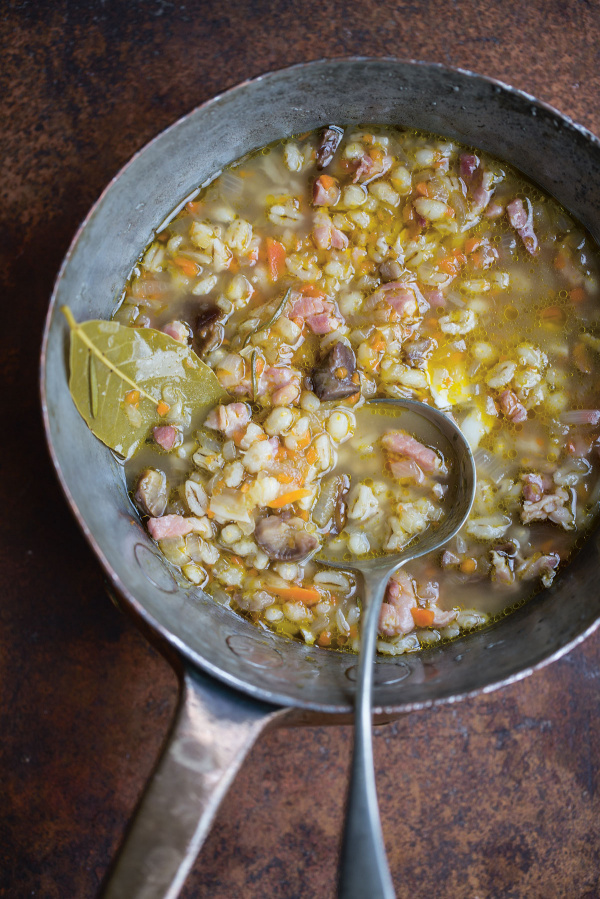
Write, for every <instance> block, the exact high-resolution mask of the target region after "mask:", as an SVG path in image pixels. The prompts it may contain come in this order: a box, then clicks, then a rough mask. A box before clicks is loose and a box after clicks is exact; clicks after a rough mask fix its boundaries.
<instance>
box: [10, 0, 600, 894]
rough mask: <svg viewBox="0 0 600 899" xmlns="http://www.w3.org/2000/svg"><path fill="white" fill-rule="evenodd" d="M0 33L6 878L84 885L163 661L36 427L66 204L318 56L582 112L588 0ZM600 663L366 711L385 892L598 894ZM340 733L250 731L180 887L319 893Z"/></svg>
mask: <svg viewBox="0 0 600 899" xmlns="http://www.w3.org/2000/svg"><path fill="white" fill-rule="evenodd" d="M0 46H1V47H2V51H1V55H0V85H1V91H0V110H1V114H0V115H1V117H0V148H1V153H0V161H1V175H0V196H1V202H0V216H1V219H2V226H1V228H0V260H1V264H0V284H1V303H2V310H3V318H2V327H1V328H0V341H1V351H0V371H1V372H2V392H1V399H2V406H3V421H4V430H3V435H2V439H1V440H0V464H1V475H2V488H3V489H2V493H3V496H4V501H3V509H2V515H1V516H0V529H1V531H2V537H1V540H0V553H1V565H0V585H1V599H0V622H1V625H0V716H1V737H0V896H2V897H19V899H21V897H29V896H36V897H44V899H84V897H94V896H95V895H96V893H97V890H98V885H99V883H100V881H101V879H102V877H103V875H104V873H105V871H106V868H107V866H108V863H109V860H110V859H111V857H112V855H113V853H114V851H115V849H116V847H117V845H118V842H119V840H120V838H121V836H122V833H123V830H124V827H125V824H126V822H127V820H128V817H129V816H130V814H131V812H132V809H133V807H134V805H135V802H136V799H137V797H138V796H139V794H140V792H141V790H142V787H143V784H144V782H145V779H146V777H147V775H148V773H149V771H150V770H151V767H152V764H153V761H154V760H155V758H156V756H157V753H158V751H159V748H160V745H161V741H162V740H163V738H164V736H165V734H166V731H167V727H168V724H169V721H170V719H171V717H172V714H173V710H174V707H175V702H176V694H177V685H176V681H175V677H174V675H173V674H172V672H171V669H170V668H169V666H168V665H167V663H166V662H165V661H164V660H163V659H162V658H161V657H160V656H158V655H157V654H156V652H155V651H154V650H153V649H152V648H151V647H150V646H149V645H148V644H147V643H146V642H145V640H144V639H143V637H142V636H141V635H140V634H139V632H138V631H137V630H136V629H135V628H134V626H133V625H132V624H131V623H130V622H129V621H128V620H127V619H125V618H124V617H123V616H121V615H120V614H119V613H118V612H117V610H116V609H115V608H114V607H113V606H112V605H111V603H110V602H109V600H108V599H107V596H106V593H105V590H104V586H103V578H102V573H101V571H100V568H99V566H98V564H97V563H96V561H95V559H94V557H93V555H92V553H91V551H90V550H89V548H88V546H87V544H86V543H85V541H84V539H83V537H82V536H81V535H80V533H79V531H78V530H77V528H76V526H75V523H74V521H73V520H72V518H71V515H70V513H69V511H68V509H67V506H66V504H65V502H64V500H63V497H62V494H61V492H60V490H59V487H58V485H57V482H56V480H55V477H54V473H53V470H52V468H51V465H50V463H49V461H48V458H47V454H46V449H45V445H44V438H43V433H42V427H41V421H40V414H39V410H38V397H37V367H38V361H37V357H38V353H39V343H40V337H41V330H42V324H43V319H44V314H45V311H46V308H47V303H48V298H49V294H50V292H51V288H52V283H53V279H54V277H55V275H56V273H57V270H58V267H59V265H60V261H61V258H62V256H63V255H64V253H65V251H66V249H67V247H68V245H69V242H70V240H71V238H72V236H73V233H74V231H75V229H76V227H77V225H78V223H79V221H80V220H81V219H82V217H83V216H84V214H85V213H86V211H87V209H88V207H89V206H90V204H91V203H92V202H93V201H94V200H95V199H96V197H97V196H98V194H99V193H100V191H101V190H102V188H103V187H104V185H105V184H106V183H107V182H108V180H109V179H110V178H111V177H112V176H113V175H114V174H115V173H116V172H117V171H118V170H119V168H120V167H121V166H122V165H123V163H124V162H126V160H127V159H128V158H129V157H130V156H131V154H132V153H133V152H134V151H135V150H137V149H138V148H140V147H141V146H143V145H144V144H145V143H146V141H148V140H149V139H150V138H151V137H152V136H153V135H155V134H156V133H157V132H158V131H160V130H161V129H163V128H164V127H165V126H166V125H168V124H169V123H171V122H172V121H173V120H175V119H176V118H177V117H179V116H180V115H182V114H183V113H185V112H187V111H188V110H189V109H191V108H193V107H194V106H196V105H197V104H199V103H200V102H202V101H203V100H205V99H207V98H208V97H210V96H211V95H213V94H215V93H218V92H219V91H221V90H222V89H224V88H225V87H228V86H230V85H233V84H235V83H236V82H238V81H240V80H243V79H246V78H248V77H250V76H253V75H257V74H259V73H261V72H264V71H267V70H270V69H274V68H279V67H282V66H284V65H287V64H289V63H293V62H298V61H302V60H306V59H314V58H318V57H320V56H325V55H327V56H340V55H350V54H363V55H396V56H400V57H405V58H409V57H412V58H418V59H425V60H432V61H438V62H443V63H446V64H449V65H455V66H460V67H464V68H470V69H472V70H474V71H476V72H479V73H482V74H487V75H491V76H494V77H497V78H500V79H502V80H504V81H507V82H508V83H511V84H513V85H515V86H516V87H519V88H523V89H525V90H527V91H529V92H531V93H533V94H535V95H537V96H538V97H540V98H541V99H543V100H546V101H549V102H551V103H553V104H554V105H556V106H557V107H558V108H559V109H560V110H561V111H563V112H565V113H567V114H569V115H571V116H572V117H573V118H574V119H576V120H577V121H579V122H581V123H582V124H584V125H587V126H588V127H590V128H591V129H592V130H595V131H596V133H598V132H600V108H599V100H600V84H599V81H598V72H599V70H600V58H599V57H600V50H599V48H600V3H598V0H531V2H529V3H527V4H525V3H522V2H515V0H507V2H504V3H500V2H491V0H489V2H487V3H486V2H477V0H454V2H450V0H448V2H445V3H438V2H430V0H424V2H421V3H409V2H403V0H400V2H396V3H394V2H388V0H381V2H372V0H346V2H345V3H341V2H339V3H335V2H334V0H322V2H319V3H317V2H313V0H307V2H304V3H301V2H299V0H286V2H282V0H279V2H278V0H275V2H273V3H266V2H264V0H254V2H250V0H239V2H237V3H235V2H229V0H223V2H213V0H207V2H204V3H186V2H182V0H179V2H167V0H146V2H141V0H131V2H129V3H119V2H96V3H93V2H89V3H85V2H70V3H65V2H62V0H55V2H53V3H51V2H49V0H42V2H40V3H33V2H5V3H4V4H2V8H1V9H0ZM93 489H94V486H93V484H90V490H93ZM599 678H600V635H599V634H598V633H596V635H595V636H593V637H591V638H590V639H589V640H588V641H587V642H586V643H585V644H583V645H582V646H580V647H579V648H577V649H576V650H575V651H573V652H572V653H570V654H569V655H567V656H566V657H565V658H563V659H562V660H561V661H559V662H556V663H555V664H553V665H552V666H550V667H548V668H546V669H544V670H542V671H539V672H537V673H536V674H535V675H533V676H532V677H531V678H529V679H528V680H526V681H523V682H521V683H518V684H515V685H513V686H511V687H509V688H506V689H504V690H502V691H500V692H497V693H494V694H491V695H487V696H481V697H479V698H475V699H470V700H467V701H464V702H462V703H460V704H459V705H456V706H453V707H446V708H440V709H438V710H436V711H434V712H425V713H420V714H414V715H409V716H408V717H405V718H404V719H402V720H400V721H398V722H397V723H395V724H392V725H388V726H385V727H382V728H380V729H378V730H377V733H376V737H375V755H376V766H377V777H378V784H379V791H380V802H381V811H382V817H383V825H384V832H385V838H386V844H387V848H388V852H389V857H390V864H391V867H392V870H393V872H394V876H395V880H396V887H397V890H398V895H399V896H401V897H408V896H433V897H436V899H437V897H439V899H446V897H452V899H457V897H458V899H462V897H465V899H467V897H470V899H488V897H528V899H531V897H540V899H542V897H543V899H549V897H597V896H600V875H599V866H598V862H599V859H598V845H599V837H600V833H599V831H600V818H599V811H600V803H599V799H598V783H597V782H598V775H599V771H600V761H599V750H600V726H599V717H600V716H599V713H600V698H599V694H598V686H597V685H598V682H599ZM350 738H351V733H350V730H349V728H310V729H302V730H293V731H292V730H280V731H274V732H272V733H271V734H269V735H268V736H267V737H266V738H265V739H263V740H262V742H260V743H259V744H258V745H257V746H256V748H255V749H254V751H253V752H252V753H251V755H250V758H249V759H248V760H247V762H246V764H245V765H244V767H243V769H242V771H241V773H240V774H239V776H238V778H237V780H236V781H235V783H234V786H233V788H232V790H231V792H230V793H229V795H228V796H227V798H226V799H225V801H224V803H223V805H222V807H221V809H220V812H219V815H218V818H217V821H216V824H215V826H214V828H213V830H212V832H211V834H210V837H209V839H208V842H207V844H206V846H205V848H204V851H203V852H202V855H201V857H200V858H199V860H198V862H197V864H196V866H195V868H194V871H193V873H192V875H191V876H190V878H189V880H188V882H187V884H186V886H185V888H184V891H183V896H184V897H185V899H198V897H205V896H210V897H212V899H228V897H241V896H243V897H245V899H252V897H256V899H259V897H260V899H276V897H277V899H308V897H317V899H321V897H332V896H333V895H334V886H333V884H334V871H335V865H336V857H337V851H338V840H339V833H340V827H341V820H342V805H343V799H344V792H345V782H346V772H347V765H348V760H349V749H350Z"/></svg>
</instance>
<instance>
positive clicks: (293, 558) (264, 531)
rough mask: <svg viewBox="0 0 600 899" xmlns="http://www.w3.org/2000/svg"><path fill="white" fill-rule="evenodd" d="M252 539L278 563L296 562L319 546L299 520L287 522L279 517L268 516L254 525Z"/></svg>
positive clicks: (294, 519)
mask: <svg viewBox="0 0 600 899" xmlns="http://www.w3.org/2000/svg"><path fill="white" fill-rule="evenodd" d="M254 539H255V540H256V542H257V543H258V545H259V546H260V548H261V549H263V550H264V551H265V553H266V554H267V555H268V557H269V558H270V559H275V560H276V561H278V562H298V561H300V559H304V558H305V557H306V556H308V555H309V554H310V553H311V552H313V550H315V549H316V548H317V546H318V545H319V541H318V540H317V538H316V537H315V536H314V535H313V534H309V533H308V532H307V531H305V530H304V522H303V521H302V519H300V518H290V519H288V520H287V521H286V520H284V519H283V518H282V517H281V516H279V515H268V516H267V517H266V518H262V519H261V520H260V521H259V522H258V523H257V525H256V529H255V531H254Z"/></svg>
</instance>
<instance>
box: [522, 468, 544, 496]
mask: <svg viewBox="0 0 600 899" xmlns="http://www.w3.org/2000/svg"><path fill="white" fill-rule="evenodd" d="M522 481H523V497H524V499H525V500H526V501H527V502H528V503H537V502H539V500H541V498H542V496H543V495H544V482H543V480H542V476H541V475H540V474H534V473H533V472H529V473H527V474H524V475H523V478H522Z"/></svg>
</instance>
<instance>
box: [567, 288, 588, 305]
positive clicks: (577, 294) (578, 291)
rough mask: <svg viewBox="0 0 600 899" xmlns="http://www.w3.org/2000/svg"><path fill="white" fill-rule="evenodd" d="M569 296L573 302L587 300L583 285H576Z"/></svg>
mask: <svg viewBox="0 0 600 899" xmlns="http://www.w3.org/2000/svg"><path fill="white" fill-rule="evenodd" d="M569 296H570V298H571V302H572V303H581V301H582V300H585V290H584V289H583V287H574V288H573V290H572V291H571V292H570V293H569Z"/></svg>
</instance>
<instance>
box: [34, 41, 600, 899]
mask: <svg viewBox="0 0 600 899" xmlns="http://www.w3.org/2000/svg"><path fill="white" fill-rule="evenodd" d="M361 122H373V123H391V124H402V125H405V126H409V127H414V128H419V129H424V130H428V131H433V132H435V133H438V134H442V135H445V136H447V137H449V138H452V139H456V140H459V141H461V142H463V143H465V144H467V145H474V146H477V147H480V148H482V149H484V150H487V151H489V152H490V153H492V154H494V155H496V156H498V157H500V158H501V159H505V160H507V161H509V162H512V163H514V164H515V165H517V166H518V167H519V168H520V169H521V170H522V171H523V172H525V174H526V175H528V176H529V177H530V178H532V179H533V180H535V181H537V182H538V184H539V185H540V186H541V187H542V188H543V189H544V190H546V191H548V192H550V193H551V194H553V195H554V196H555V197H556V198H557V199H558V200H559V201H560V202H561V203H563V204H564V205H565V206H566V207H567V208H568V209H569V210H570V211H571V212H572V213H573V214H574V215H576V216H577V217H578V218H579V219H580V220H581V221H582V222H583V223H584V224H585V225H586V226H587V227H588V228H589V230H590V231H591V232H592V234H593V235H594V236H595V238H596V240H598V237H599V236H600V213H599V210H600V143H599V141H598V139H597V138H596V137H594V136H593V135H592V134H590V133H589V132H587V131H586V130H585V129H583V128H581V127H579V126H577V125H575V124H573V122H571V121H570V120H569V119H568V118H566V117H564V116H562V115H560V114H559V113H558V112H556V111H555V110H554V109H552V108H550V107H548V106H546V105H545V104H543V103H540V102H539V101H537V100H535V99H534V98H533V97H531V96H528V95H527V94H525V93H522V92H520V91H516V90H513V89H512V88H510V87H507V86H505V85H502V84H499V83H498V82H495V81H492V80H490V79H487V78H482V77H480V76H477V75H474V74H472V73H470V72H465V71H460V70H452V69H448V68H445V67H442V66H438V65H429V64H423V63H418V62H403V61H399V60H394V59H364V58H352V59H331V60H322V61H316V62H310V63H306V64H304V65H298V66H294V67H292V68H289V69H285V70H283V71H280V72H275V73H271V74H268V75H265V76H263V77H260V78H256V79H255V80H253V81H249V82H246V83H244V84H241V85H239V86H237V87H235V88H233V89H232V90H229V91H227V92H226V93H224V94H222V95H221V96H219V97H216V98H215V99H213V100H211V101H209V102H208V103H206V104H204V105H203V106H201V107H200V108H198V109H196V110H194V111H193V112H191V113H190V114H189V115H187V116H185V117H184V118H183V119H181V120H180V121H178V122H176V123H175V124H174V125H172V126H171V127H170V128H168V129H167V130H166V131H164V132H163V133H162V134H160V135H159V136H158V137H157V138H155V139H154V140H153V141H151V142H150V143H149V144H148V145H147V146H146V147H144V149H143V150H141V151H140V152H139V153H138V154H137V155H136V156H135V157H134V158H133V159H132V160H131V161H130V162H129V164H128V165H126V166H125V168H124V169H123V170H122V171H121V172H120V173H119V175H117V177H116V178H115V179H114V180H113V181H112V182H111V184H109V186H108V187H107V188H106V190H105V191H104V193H103V194H102V196H101V197H100V199H99V200H98V202H97V203H96V205H95V206H94V207H93V209H92V210H91V212H90V213H89V215H88V217H87V219H86V220H85V222H84V223H83V225H82V226H81V228H80V230H79V232H78V234H77V235H76V237H75V239H74V241H73V244H72V246H71V248H70V250H69V252H68V254H67V257H66V259H65V261H64V263H63V265H62V268H61V271H60V274H59V276H58V280H57V283H56V287H55V290H54V294H53V297H52V301H51V305H50V309H49V312H48V318H47V322H46V330H45V334H44V344H43V356H42V374H41V381H42V402H43V411H44V419H45V426H46V432H47V437H48V443H49V446H50V452H51V454H52V458H53V461H54V464H55V466H56V470H57V473H58V476H59V478H60V481H61V483H62V486H63V489H64V492H65V494H66V496H67V499H68V501H69V503H70V505H71V508H72V510H73V512H74V514H75V516H76V518H77V520H78V522H79V524H80V526H81V528H82V530H83V532H84V533H85V535H86V537H87V539H88V541H89V543H90V544H91V546H92V548H93V549H94V551H95V553H96V555H97V556H98V558H99V560H100V562H101V563H102V565H103V566H104V569H105V571H106V573H107V575H108V578H109V579H110V582H111V583H112V585H113V587H114V590H115V593H116V595H117V596H118V597H119V602H120V604H121V606H122V607H123V609H125V610H126V611H127V612H129V613H130V614H132V615H133V616H134V618H135V619H136V621H137V623H138V624H139V625H140V626H141V627H142V628H143V629H144V631H145V633H147V635H148V636H150V637H151V638H153V639H154V640H155V641H158V642H159V644H160V646H161V648H162V649H163V651H164V652H165V653H166V654H167V656H168V657H169V658H170V660H171V661H172V663H173V664H174V665H175V667H176V669H177V671H178V673H179V675H180V678H181V699H180V703H179V708H178V711H177V715H176V720H175V722H174V724H173V727H172V731H171V734H170V737H169V739H168V741H167V744H166V747H165V749H164V752H163V755H162V757H161V759H160V761H159V763H158V765H157V768H156V771H155V773H154V775H153V777H152V779H151V781H150V784H149V785H148V787H147V789H146V792H145V794H144V796H143V798H142V800H141V803H140V805H139V807H138V810H137V813H136V816H135V818H134V821H133V823H132V825H131V828H130V830H129V833H128V835H127V837H126V840H125V844H124V847H123V849H122V852H121V854H120V856H119V859H118V861H117V864H116V866H115V867H114V871H113V873H112V876H111V877H110V879H109V883H108V885H107V886H106V892H105V895H106V896H109V897H111V899H116V897H120V899H141V897H145V899H158V897H166V896H168V897H175V896H176V895H177V894H178V892H179V890H180V888H181V886H182V884H183V882H184V879H185V877H186V875H187V873H188V871H189V869H190V867H191V865H192V863H193V861H194V859H195V857H196V855H197V853H198V850H199V848H200V845H201V843H202V841H203V839H204V838H205V836H206V833H207V831H208V828H209V825H210V822H211V820H212V818H213V816H214V814H215V811H216V809H217V806H218V804H219V802H220V800H221V798H222V797H223V795H224V793H225V791H226V790H227V787H228V785H229V784H230V783H231V781H232V779H233V777H234V775H235V773H236V771H237V770H238V768H239V766H240V765H241V763H242V761H243V758H244V755H245V754H246V753H247V752H248V750H249V748H250V746H251V745H252V743H253V742H254V741H255V740H256V738H257V737H258V736H259V734H260V733H261V732H262V731H263V730H264V729H265V728H266V727H269V726H273V725H281V724H284V723H286V724H290V723H295V724H302V723H307V724H308V723H317V722H322V721H324V720H328V721H331V722H334V723H335V722H344V721H346V720H349V718H348V716H349V714H350V712H351V708H352V695H353V689H354V684H355V679H356V659H355V658H354V657H353V656H352V655H350V654H348V653H343V652H334V651H328V650H324V649H317V648H313V647H309V646H306V645H304V644H302V643H300V642H296V641H293V640H286V639H284V638H283V637H279V636H277V635H275V634H272V633H267V632H264V631H259V630H258V629H257V628H255V627H254V626H253V625H252V624H250V623H249V622H247V621H245V620H243V619H241V618H239V617H237V616H236V615H235V614H234V613H232V612H231V611H229V610H227V609H225V608H223V607H222V606H219V605H217V604H216V603H214V602H213V601H212V600H211V599H210V598H209V597H207V596H205V595H204V594H203V593H202V591H201V590H199V589H196V588H191V589H189V588H188V589H186V588H182V587H181V586H179V585H178V583H177V582H176V580H175V579H174V577H173V575H172V573H171V571H170V570H169V567H168V564H167V563H166V562H165V561H164V559H163V558H161V556H160V555H159V553H158V551H157V549H156V546H155V545H154V544H153V543H152V541H151V540H150V538H149V537H148V535H147V533H146V531H145V530H144V528H143V527H142V525H141V523H140V521H139V519H138V517H137V514H136V512H135V509H134V508H133V506H132V504H131V502H130V499H129V497H128V494H127V489H126V485H125V481H124V477H123V469H122V465H121V464H120V462H119V460H118V459H117V458H116V457H115V456H114V455H112V454H111V452H110V451H109V450H108V449H106V447H104V446H103V445H102V444H101V443H100V442H99V441H97V440H96V438H95V437H94V436H93V435H92V434H91V432H90V431H89V430H88V429H87V427H86V425H85V424H84V422H83V420H82V419H81V417H80V416H79V413H78V412H77V410H76V409H75V406H74V404H73V402H72V400H71V396H70V394H69V390H68V363H67V352H66V347H67V339H68V335H67V326H66V322H65V321H64V318H63V316H62V315H61V314H60V307H61V306H62V305H63V304H66V305H68V306H70V308H71V309H72V311H73V313H74V315H75V317H76V318H77V319H78V320H85V319H91V318H103V317H108V316H110V314H111V313H112V311H113V309H114V308H115V305H116V303H117V302H118V300H119V297H120V294H121V291H122V289H123V285H124V282H125V280H126V278H127V276H128V275H129V273H130V271H131V269H132V267H133V265H134V263H135V261H136V259H137V257H138V256H139V254H140V253H141V251H142V250H143V248H144V246H145V245H146V243H147V242H148V241H149V239H150V238H151V235H152V233H153V230H154V229H155V228H156V227H157V226H158V225H159V224H160V223H161V222H162V221H163V220H164V219H165V218H166V216H167V215H168V214H169V213H170V212H171V210H172V209H173V208H174V207H175V206H176V205H177V204H178V203H179V202H180V201H183V200H184V199H185V198H186V196H188V195H189V194H190V193H191V192H192V191H193V190H194V188H195V187H196V186H197V185H199V184H202V183H203V182H204V181H206V179H208V178H209V177H210V176H211V175H213V174H214V173H215V172H217V171H219V170H220V169H221V168H223V166H225V165H227V164H228V163H230V162H231V161H233V160H235V159H237V158H238V157H239V156H241V155H243V154H244V153H246V152H248V151H249V150H251V149H253V148H256V147H260V146H263V145H264V144H266V143H268V142H270V141H273V140H275V139H277V138H280V137H282V136H285V135H291V134H294V133H300V132H304V131H308V130H309V129H312V128H315V127H318V126H322V125H328V124H352V123H361ZM599 555H600V538H599V537H598V535H597V533H592V534H591V535H590V536H589V537H588V539H587V540H586V542H585V544H584V545H583V547H582V548H581V550H580V551H579V553H578V555H577V557H576V558H575V559H574V560H573V561H572V563H571V564H570V565H569V566H568V567H567V568H566V569H565V570H564V572H563V573H561V575H560V576H559V577H557V578H556V580H555V582H554V584H553V585H552V587H551V588H549V589H546V590H544V591H543V592H541V593H539V594H538V595H537V596H536V597H534V599H533V600H531V601H530V602H529V603H527V604H525V605H524V606H522V607H521V608H520V609H518V610H517V611H515V612H514V613H513V614H511V615H509V616H507V617H505V618H502V619H500V620H496V621H494V622H493V623H492V624H491V625H489V626H487V627H485V628H484V629H482V630H479V631H476V632H473V633H471V634H469V635H466V636H463V637H462V638H460V639H457V640H456V641H454V642H450V643H448V644H446V645H442V646H435V647H433V648H430V649H427V650H426V651H424V652H421V653H417V654H411V655H404V656H402V657H396V658H395V659H381V660H379V661H378V662H377V665H376V671H375V687H374V697H373V698H374V706H375V711H376V716H378V718H379V720H389V719H391V718H393V717H395V716H398V715H401V714H402V713H404V712H408V711H413V710H415V709H424V708H427V707H430V706H432V705H434V704H438V703H442V702H453V701H456V700H457V699H460V698H462V697H464V696H468V695H472V694H474V693H478V692H481V691H489V690H492V689H495V688H497V687H500V686H502V685H504V684H508V683H511V682H513V681H515V680H517V679H518V678H521V677H525V676H526V675H527V674H529V673H531V671H533V670H534V669H536V668H538V667H540V666H542V665H544V664H547V663H548V662H550V661H552V660H553V659H556V658H558V657H559V656H560V655H562V654H563V653H565V652H567V651H568V650H569V649H571V648H572V647H573V646H575V645H576V644H577V643H578V642H580V641H581V640H583V639H584V638H585V637H586V636H587V635H588V634H589V633H591V632H592V631H593V630H594V628H595V627H597V625H598V622H599V620H600V592H599V591H598V589H597V581H598V571H599V562H600V559H599ZM396 873H397V874H399V872H396Z"/></svg>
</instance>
